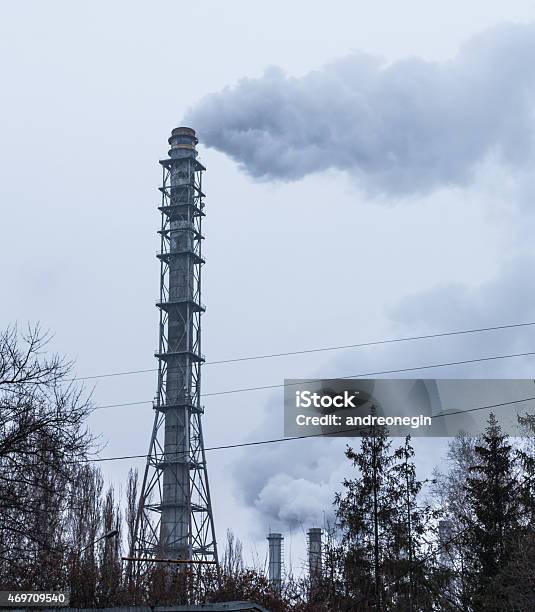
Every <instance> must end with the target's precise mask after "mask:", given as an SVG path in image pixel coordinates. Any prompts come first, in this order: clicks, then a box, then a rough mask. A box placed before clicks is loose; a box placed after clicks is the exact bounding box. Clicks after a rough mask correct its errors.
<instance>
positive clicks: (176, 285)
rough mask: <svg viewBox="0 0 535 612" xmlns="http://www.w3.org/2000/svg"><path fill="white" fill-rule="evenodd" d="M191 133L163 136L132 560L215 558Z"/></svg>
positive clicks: (197, 183)
mask: <svg viewBox="0 0 535 612" xmlns="http://www.w3.org/2000/svg"><path fill="white" fill-rule="evenodd" d="M197 142H198V141H197V138H196V136H195V130H192V129H191V128H186V127H179V128H176V129H174V130H173V131H172V134H171V137H170V138H169V144H170V145H171V148H170V150H169V159H165V160H162V161H160V164H161V165H162V168H163V180H162V186H161V187H160V191H161V194H162V196H161V204H160V206H159V207H158V208H159V210H160V212H161V229H160V230H159V232H158V233H159V234H160V239H161V246H160V251H159V252H158V254H157V257H158V258H159V260H160V296H159V299H158V302H157V307H158V309H159V312H160V324H159V346H158V350H157V351H156V353H155V356H156V358H157V359H158V389H157V392H156V398H155V402H154V410H155V416H154V426H153V430H152V437H151V441H150V446H149V453H148V459H147V465H146V468H145V474H144V477H143V483H142V488H141V494H140V501H139V511H138V517H137V521H136V538H135V545H134V550H133V551H132V553H133V554H134V555H135V556H138V557H143V558H160V559H162V558H166V559H181V560H188V559H191V560H195V561H216V562H217V547H216V540H215V529H214V520H213V514H212V505H211V501H210V490H209V487H208V476H207V471H206V458H205V452H204V442H203V434H202V427H201V415H202V413H203V408H202V406H201V403H200V400H201V397H200V392H201V365H202V363H203V361H204V357H203V355H202V353H201V314H202V313H203V312H204V310H205V308H204V306H203V305H202V303H201V268H202V266H203V264H204V259H203V257H202V254H201V251H202V249H201V245H202V240H203V236H202V232H201V225H202V218H203V217H204V202H203V198H204V194H203V192H202V173H203V171H204V170H205V168H204V166H203V165H202V164H201V163H200V162H199V161H198V160H197V150H196V145H197Z"/></svg>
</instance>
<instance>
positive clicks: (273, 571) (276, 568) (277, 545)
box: [267, 533, 283, 592]
mask: <svg viewBox="0 0 535 612" xmlns="http://www.w3.org/2000/svg"><path fill="white" fill-rule="evenodd" d="M267 541H268V543H269V562H268V576H269V581H270V582H271V584H272V585H273V587H274V589H275V590H276V591H279V592H280V590H281V586H282V542H283V537H282V533H270V534H269V535H268V537H267Z"/></svg>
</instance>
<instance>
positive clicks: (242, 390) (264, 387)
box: [95, 351, 535, 410]
mask: <svg viewBox="0 0 535 612" xmlns="http://www.w3.org/2000/svg"><path fill="white" fill-rule="evenodd" d="M533 355H535V351H529V352H526V353H511V354H509V355H491V356H490V357H478V358H476V359H463V360H462V361H449V362H443V363H433V364H426V365H420V366H412V367H407V368H396V369H392V370H379V371H376V372H364V373H360V374H349V375H346V376H334V377H332V378H333V379H341V380H345V379H350V378H364V377H366V376H379V375H383V374H400V373H402V372H416V371H418V370H430V369H433V368H446V367H451V366H457V365H468V364H471V363H483V362H487V361H497V360H501V359H513V358H518V357H531V356H533ZM315 380H317V379H304V380H300V381H299V382H297V383H286V384H285V383H277V384H273V385H262V386H258V387H242V388H239V389H226V390H224V391H212V392H209V393H203V394H202V397H213V396H216V395H230V394H233V393H246V392H248V391H265V390H269V389H280V388H282V387H285V386H290V385H301V384H303V383H308V382H315ZM150 403H152V400H144V401H138V402H124V403H121V404H105V405H104V406H96V407H95V410H101V409H104V408H119V407H123V406H138V405H141V404H150Z"/></svg>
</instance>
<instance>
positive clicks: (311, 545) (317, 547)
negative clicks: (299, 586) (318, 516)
mask: <svg viewBox="0 0 535 612" xmlns="http://www.w3.org/2000/svg"><path fill="white" fill-rule="evenodd" d="M322 533H323V532H322V529H321V528H319V527H312V528H311V529H309V530H308V571H309V575H310V583H311V584H312V585H313V584H315V583H317V582H318V581H319V579H320V578H321V574H322V572H323V563H322V556H321V552H322V546H321V536H322Z"/></svg>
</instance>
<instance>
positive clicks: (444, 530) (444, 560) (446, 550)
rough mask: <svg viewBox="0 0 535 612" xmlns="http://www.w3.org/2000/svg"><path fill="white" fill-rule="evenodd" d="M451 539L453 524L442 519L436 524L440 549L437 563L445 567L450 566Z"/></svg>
mask: <svg viewBox="0 0 535 612" xmlns="http://www.w3.org/2000/svg"><path fill="white" fill-rule="evenodd" d="M452 537H453V524H452V522H451V521H450V520H448V519H444V520H442V521H439V523H438V543H439V547H440V554H439V561H440V564H441V565H443V566H446V567H451V565H452V555H451V544H450V540H451V538H452Z"/></svg>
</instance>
